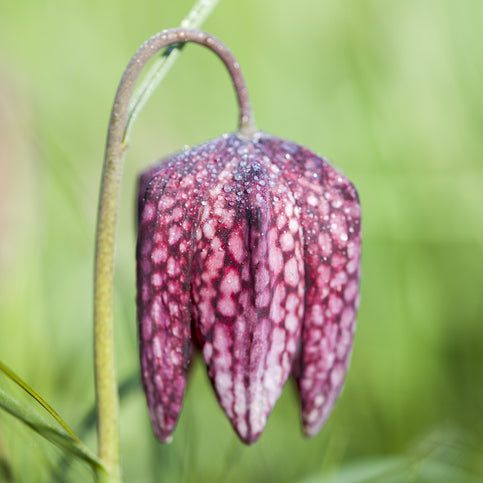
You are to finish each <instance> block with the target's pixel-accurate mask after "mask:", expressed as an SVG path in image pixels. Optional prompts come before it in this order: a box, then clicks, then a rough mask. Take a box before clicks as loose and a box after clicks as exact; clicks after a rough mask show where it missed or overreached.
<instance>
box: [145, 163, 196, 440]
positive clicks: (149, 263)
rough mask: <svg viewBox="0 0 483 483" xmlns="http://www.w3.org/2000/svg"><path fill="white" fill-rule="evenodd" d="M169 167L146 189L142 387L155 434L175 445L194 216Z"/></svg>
mask: <svg viewBox="0 0 483 483" xmlns="http://www.w3.org/2000/svg"><path fill="white" fill-rule="evenodd" d="M173 173H174V171H173V169H172V167H170V166H169V165H167V166H166V167H164V169H162V170H160V171H158V173H157V174H156V176H154V177H153V178H152V179H151V181H150V182H149V185H148V183H147V182H146V181H145V183H144V186H143V188H144V189H145V194H144V196H143V197H141V199H140V206H139V234H138V246H137V260H138V265H137V273H138V280H137V285H138V296H137V297H138V322H139V341H140V342H139V344H140V354H141V369H142V382H143V385H144V389H145V392H146V397H147V403H148V407H149V411H150V414H151V419H152V422H153V426H154V430H155V433H156V435H157V437H158V438H159V439H160V440H161V441H169V440H170V439H171V434H172V432H173V430H174V428H175V425H176V422H177V419H178V415H179V413H180V411H181V405H182V401H183V395H184V391H185V384H186V373H187V370H188V366H189V363H190V359H191V352H192V349H191V339H190V337H191V335H190V291H189V279H190V272H191V262H190V253H191V243H192V241H191V233H192V227H193V224H192V221H191V219H190V216H189V214H190V211H189V210H186V206H185V205H186V202H185V200H184V199H183V198H182V197H180V196H179V193H180V190H181V189H182V181H181V180H180V179H179V177H178V176H173Z"/></svg>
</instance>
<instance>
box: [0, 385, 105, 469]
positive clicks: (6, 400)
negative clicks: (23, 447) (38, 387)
mask: <svg viewBox="0 0 483 483" xmlns="http://www.w3.org/2000/svg"><path fill="white" fill-rule="evenodd" d="M0 408H2V409H4V410H5V411H7V412H8V413H10V414H11V415H12V416H14V417H15V418H17V419H18V420H19V421H22V422H23V423H24V424H26V425H27V426H29V427H30V428H31V429H33V430H34V431H35V432H37V433H38V434H40V435H41V436H42V437H44V438H45V439H46V440H47V441H50V442H51V443H53V444H55V445H56V446H57V447H59V448H61V449H63V450H65V451H67V452H69V453H70V454H71V455H73V456H75V457H77V458H79V459H81V460H83V461H85V462H87V463H88V464H89V465H90V466H91V467H92V468H94V469H103V468H104V464H103V462H102V461H101V460H100V459H99V458H98V457H97V456H96V455H95V454H94V453H92V452H91V450H90V449H89V448H87V446H85V445H84V444H83V443H82V442H81V441H79V440H78V439H76V438H73V437H72V436H71V435H70V434H69V433H68V432H66V431H65V430H64V429H59V428H57V427H55V426H53V425H52V424H51V423H50V422H48V421H46V420H45V419H43V418H42V417H41V416H39V415H38V414H36V413H35V412H33V411H32V410H31V409H30V408H29V407H26V406H23V405H22V404H21V403H20V402H19V401H17V400H16V399H14V398H13V397H12V396H10V395H8V394H7V393H6V392H5V391H4V390H3V389H1V388H0Z"/></svg>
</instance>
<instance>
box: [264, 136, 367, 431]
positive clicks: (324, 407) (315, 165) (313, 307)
mask: <svg viewBox="0 0 483 483" xmlns="http://www.w3.org/2000/svg"><path fill="white" fill-rule="evenodd" d="M268 148H269V149H271V150H272V151H274V152H276V153H277V155H278V159H279V162H280V164H281V168H282V169H283V171H284V173H285V176H287V177H289V178H292V179H293V184H292V189H293V190H294V195H295V196H296V198H297V199H298V200H299V202H300V206H301V208H302V211H301V219H302V226H303V230H304V252H305V253H304V258H305V282H306V287H307V288H306V293H305V315H304V319H303V326H302V345H301V351H300V355H299V356H298V358H297V360H296V363H295V364H294V375H295V379H296V381H297V385H298V387H299V393H300V398H301V403H302V422H303V427H304V432H305V433H306V434H307V435H308V436H313V435H315V434H316V433H317V432H318V431H319V430H320V428H321V427H322V425H323V423H324V422H325V420H326V419H327V417H328V416H329V414H330V412H331V410H332V408H333V406H334V403H335V401H336V399H337V397H338V395H339V393H340V391H341V389H342V386H343V382H344V378H345V374H346V371H347V368H348V365H349V361H350V353H351V348H352V340H353V335H354V329H355V322H356V312H357V308H358V303H359V290H358V287H359V277H360V243H361V231H360V205H359V200H358V197H357V192H356V190H355V188H354V186H353V185H352V184H351V183H350V181H349V180H348V179H347V178H346V177H345V176H343V175H342V174H341V173H339V172H338V171H337V170H335V169H334V168H333V167H332V166H330V165H329V164H328V163H327V162H326V161H325V160H323V159H321V158H319V157H318V156H316V155H315V154H313V153H312V152H310V151H308V150H307V149H305V148H301V147H297V146H295V145H293V144H287V143H285V144H283V143H282V144H278V143H277V144H276V145H275V146H274V145H273V144H270V145H269V146H267V149H268ZM280 149H285V154H284V155H283V156H281V155H280V154H281V153H280V152H279V150H280Z"/></svg>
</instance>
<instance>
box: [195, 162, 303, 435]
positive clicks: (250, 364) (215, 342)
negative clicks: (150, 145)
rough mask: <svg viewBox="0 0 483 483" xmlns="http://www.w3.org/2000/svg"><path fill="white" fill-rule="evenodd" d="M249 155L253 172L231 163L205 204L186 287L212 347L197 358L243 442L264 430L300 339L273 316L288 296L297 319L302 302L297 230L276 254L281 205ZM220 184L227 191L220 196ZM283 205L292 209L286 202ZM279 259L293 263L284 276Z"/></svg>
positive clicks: (262, 168)
mask: <svg viewBox="0 0 483 483" xmlns="http://www.w3.org/2000/svg"><path fill="white" fill-rule="evenodd" d="M254 156H255V161H254V162H253V163H255V162H258V163H259V164H257V166H259V168H258V169H254V168H253V166H254V164H250V165H249V166H250V167H249V168H246V169H244V168H243V166H242V165H241V164H242V162H243V158H242V159H241V160H237V164H236V165H235V166H229V168H230V169H229V170H226V171H224V172H223V173H222V174H221V178H222V179H220V185H215V186H213V188H212V189H211V190H210V192H209V194H208V196H207V197H206V198H205V201H206V203H207V205H206V207H207V208H208V209H209V211H210V213H213V216H212V217H210V218H209V220H210V221H211V229H210V230H205V229H204V227H203V226H201V225H200V228H201V229H202V236H201V238H200V239H199V240H197V241H196V247H195V251H194V256H193V272H194V274H195V275H194V276H193V284H192V291H193V294H197V295H196V299H197V303H196V304H195V306H194V310H193V313H194V318H195V322H196V325H197V327H198V328H199V331H200V333H201V337H202V339H203V341H204V344H205V346H206V344H209V347H211V346H212V347H213V349H212V350H211V349H210V350H208V354H204V356H205V361H206V364H207V366H208V373H209V376H210V378H211V380H212V382H213V386H214V388H215V392H216V395H217V398H218V400H219V402H220V405H221V406H222V407H223V409H224V410H225V412H226V414H227V416H228V417H229V418H230V420H231V422H232V424H233V427H234V429H235V430H236V432H237V433H238V435H239V436H240V438H241V439H242V440H243V441H245V442H246V443H248V444H251V443H253V442H255V441H256V440H257V439H258V437H259V436H260V434H261V432H262V430H263V428H264V427H265V423H266V420H267V417H268V415H269V414H270V412H271V410H272V408H273V405H274V404H275V402H276V400H277V399H278V397H279V396H280V393H281V390H282V388H283V385H284V383H285V381H286V379H287V377H288V376H289V375H290V370H291V362H292V360H293V357H294V354H295V349H296V345H297V344H296V342H295V341H298V339H299V337H300V327H301V325H300V321H301V319H300V317H299V318H298V319H297V318H296V319H295V322H294V323H293V324H292V326H290V327H288V326H287V324H285V319H284V317H283V316H282V317H273V314H277V315H278V314H280V313H282V312H283V313H288V310H287V308H286V306H285V305H286V301H287V298H286V295H287V293H290V294H291V295H292V297H293V298H294V301H293V302H292V306H291V307H290V311H291V313H293V314H299V312H300V310H301V307H302V304H303V301H302V300H303V283H302V282H300V281H303V263H302V249H301V246H302V244H301V240H300V232H299V231H297V232H296V233H295V234H293V235H291V237H292V242H291V246H290V247H289V246H288V244H287V243H286V244H285V252H284V251H282V249H281V247H280V237H279V236H278V230H277V228H276V224H277V216H279V215H280V213H281V212H282V210H283V211H285V206H283V204H282V203H279V204H273V203H272V201H271V196H272V195H271V192H270V190H269V189H268V180H267V174H266V169H267V167H265V166H263V165H262V163H261V161H262V160H261V158H260V159H257V158H256V154H255V155H254ZM223 178H224V179H223ZM222 182H223V183H224V184H225V185H226V184H228V186H233V188H232V189H231V190H230V191H229V192H226V190H223V189H222V184H221V183H222ZM237 185H238V186H237ZM246 187H248V188H246ZM286 201H287V203H289V200H286ZM290 202H291V204H292V206H293V205H294V202H293V198H292V199H291V200H290ZM232 206H234V207H235V208H236V209H233V208H231V207H232ZM284 216H285V217H286V215H285V214H284ZM284 223H286V222H284ZM273 228H274V229H275V231H274V232H273V230H272V229H273ZM286 229H287V228H285V230H286ZM270 233H272V234H276V235H275V236H271V235H269V234H270ZM215 240H216V242H215V243H214V241H215ZM205 253H206V256H203V254H205ZM273 253H277V255H275V256H272V257H271V258H270V254H273ZM286 260H293V261H292V262H291V263H290V264H289V269H288V270H287V271H286V272H287V273H285V271H284V270H283V267H284V265H285V261H286ZM297 261H299V262H300V263H297ZM287 284H289V285H288V286H289V288H288V289H287V290H285V292H284V296H283V297H279V298H274V297H273V295H272V294H273V293H275V292H276V291H277V289H276V287H277V286H285V285H287ZM295 317H296V315H295ZM289 342H291V343H289Z"/></svg>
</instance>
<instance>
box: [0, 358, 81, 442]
mask: <svg viewBox="0 0 483 483" xmlns="http://www.w3.org/2000/svg"><path fill="white" fill-rule="evenodd" d="M0 371H2V372H3V373H4V374H5V375H6V376H7V377H9V378H10V379H11V380H12V381H13V382H15V384H17V385H18V386H20V387H21V388H22V389H23V390H24V391H25V392H26V393H27V394H28V395H29V396H31V397H32V398H34V399H35V400H36V401H37V402H38V403H39V404H40V405H41V406H42V407H43V408H44V409H45V410H46V411H47V412H48V413H49V414H50V415H51V416H52V417H53V418H54V419H55V420H56V421H57V422H58V423H59V424H60V425H61V426H62V427H63V428H64V429H65V431H66V433H67V434H69V436H70V437H71V438H72V439H73V440H74V441H77V443H81V441H80V439H79V438H78V437H77V436H76V435H75V434H74V432H73V431H72V430H71V429H70V428H69V426H68V425H67V423H66V422H65V421H64V420H63V419H62V418H61V417H60V416H59V415H58V414H57V412H56V411H55V410H54V409H53V408H52V407H51V406H50V405H49V404H48V403H47V402H46V401H45V400H44V399H43V398H42V397H41V396H40V395H39V394H37V392H36V391H34V390H33V389H32V388H31V387H30V386H29V385H28V384H27V383H26V382H25V381H23V380H22V379H21V378H20V377H19V376H18V375H17V374H15V373H14V372H13V371H12V370H11V369H10V368H8V367H7V366H6V365H5V364H3V363H2V362H1V361H0Z"/></svg>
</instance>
